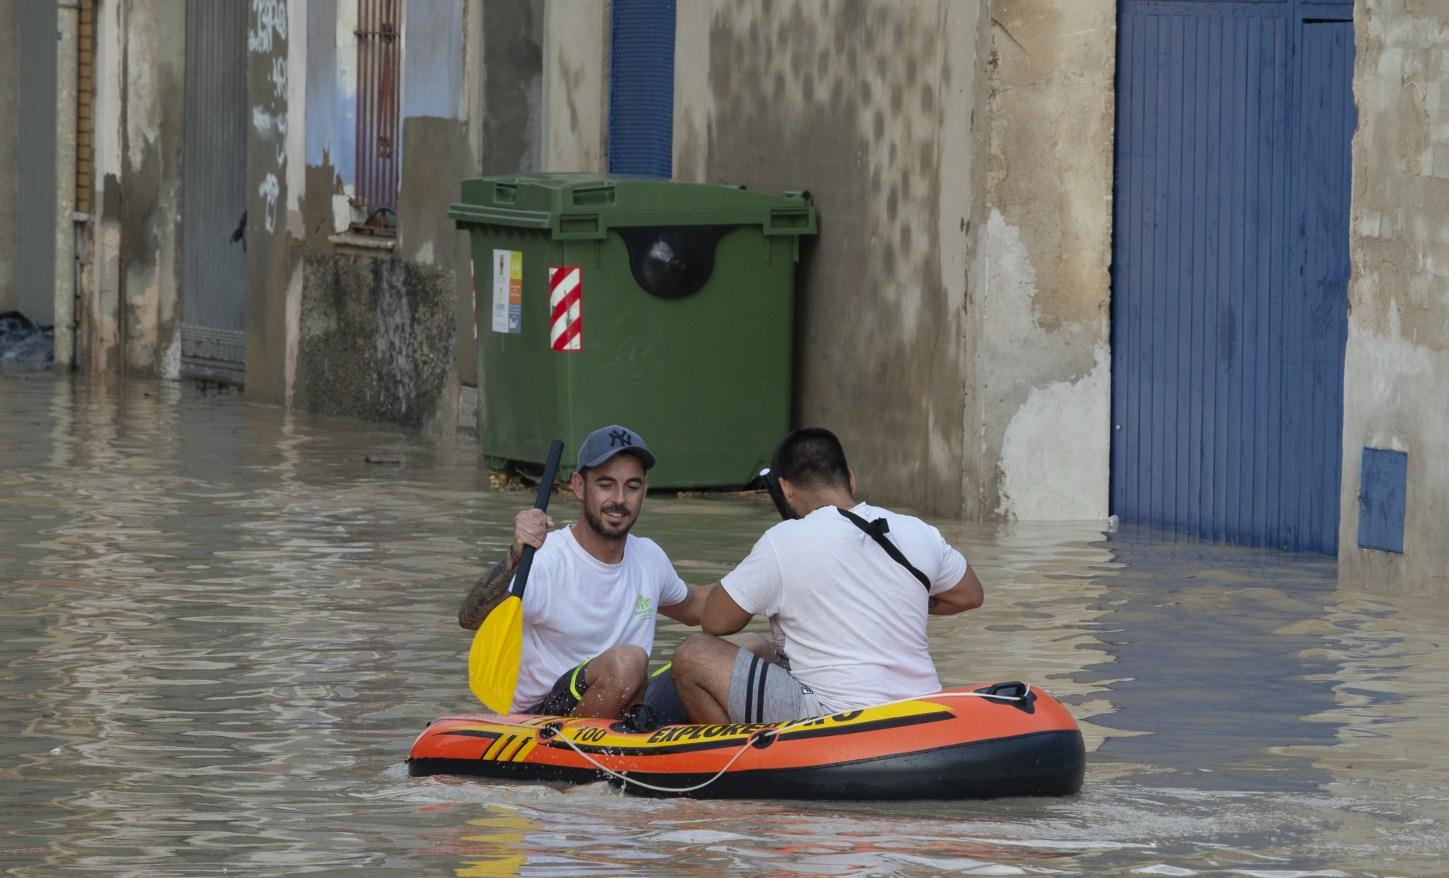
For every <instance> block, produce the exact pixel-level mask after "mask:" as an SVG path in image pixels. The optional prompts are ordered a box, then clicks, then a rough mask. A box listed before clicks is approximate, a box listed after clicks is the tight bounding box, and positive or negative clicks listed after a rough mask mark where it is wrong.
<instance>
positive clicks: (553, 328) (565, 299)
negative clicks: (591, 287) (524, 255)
mask: <svg viewBox="0 0 1449 878" xmlns="http://www.w3.org/2000/svg"><path fill="white" fill-rule="evenodd" d="M583 304H584V270H583V269H582V268H580V267H579V266H577V265H557V266H549V269H548V310H549V320H548V346H549V347H551V348H553V349H554V350H556V351H581V350H583V349H584V318H583Z"/></svg>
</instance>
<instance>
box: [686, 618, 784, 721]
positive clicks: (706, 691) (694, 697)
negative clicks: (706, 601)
mask: <svg viewBox="0 0 1449 878" xmlns="http://www.w3.org/2000/svg"><path fill="white" fill-rule="evenodd" d="M760 639H761V640H764V638H760ZM739 651H740V647H738V646H736V645H735V644H733V643H730V642H729V641H727V640H722V639H720V638H718V637H715V636H714V635H712V634H692V635H690V636H689V637H687V638H685V640H684V642H683V643H681V644H679V649H677V650H675V652H674V688H675V689H676V690H677V691H678V692H679V700H680V702H682V703H683V704H684V710H685V712H687V713H688V714H689V721H690V722H695V723H727V722H729V721H730V715H729V703H730V674H731V673H732V672H733V670H734V666H735V656H736V655H737V654H738V653H739ZM752 651H753V650H752ZM772 652H773V650H772Z"/></svg>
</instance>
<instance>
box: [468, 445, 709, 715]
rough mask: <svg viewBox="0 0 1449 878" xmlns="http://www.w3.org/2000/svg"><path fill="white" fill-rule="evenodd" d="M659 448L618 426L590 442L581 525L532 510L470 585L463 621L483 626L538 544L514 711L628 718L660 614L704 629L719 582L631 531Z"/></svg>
mask: <svg viewBox="0 0 1449 878" xmlns="http://www.w3.org/2000/svg"><path fill="white" fill-rule="evenodd" d="M652 466H654V455H653V454H652V453H650V451H649V449H648V447H647V446H646V445H645V444H644V440H643V438H642V437H640V436H639V434H638V433H635V432H634V431H632V430H629V429H627V428H625V427H621V426H618V425H614V426H609V427H603V428H600V429H598V430H595V431H594V432H592V433H590V434H589V435H588V437H587V438H586V439H584V441H583V443H582V444H581V445H580V446H579V458H578V467H577V469H575V470H574V473H573V475H572V476H571V477H570V480H569V482H570V486H571V487H572V488H573V492H574V495H575V496H576V497H578V499H579V503H580V505H581V506H582V509H581V512H582V515H581V516H580V518H579V520H578V521H577V522H575V523H574V524H572V525H569V526H567V527H563V528H559V529H558V530H552V528H553V527H554V522H553V519H552V518H550V517H549V516H548V514H547V513H545V512H543V511H541V510H538V509H531V508H530V509H525V510H523V511H522V512H520V513H518V515H517V516H515V517H514V519H513V543H512V544H511V545H510V546H509V548H508V554H507V556H506V557H505V558H504V559H503V560H501V561H499V562H498V564H497V565H496V566H495V567H494V568H493V569H492V570H491V571H490V572H489V573H488V574H487V575H485V576H484V577H483V578H482V579H480V580H478V582H477V583H475V584H474V585H473V587H472V588H471V589H469V591H468V594H467V596H466V597H464V598H463V604H462V606H461V607H459V609H458V624H459V625H462V626H463V627H464V628H470V629H476V628H477V627H478V626H479V625H481V624H482V623H483V619H484V618H486V617H487V615H488V614H489V613H490V612H491V611H492V610H493V608H494V607H496V606H497V605H498V604H499V602H501V601H502V600H503V598H504V597H506V596H507V594H508V586H509V584H510V583H511V582H512V580H513V573H514V570H515V569H516V568H517V567H518V561H519V557H520V556H521V555H522V553H523V547H524V546H534V547H535V548H536V549H537V550H538V551H537V554H535V555H534V557H533V568H532V571H531V572H530V574H529V583H528V588H527V589H526V590H525V591H524V592H523V655H522V657H521V659H520V667H519V672H518V687H517V690H516V691H515V694H514V696H513V708H512V709H513V712H515V713H540V714H550V715H554V716H563V715H570V714H571V715H573V716H607V717H612V716H619V715H620V713H622V712H623V711H624V709H625V708H626V707H628V706H630V705H632V704H635V703H636V702H638V701H639V700H640V699H641V698H642V697H643V694H644V691H645V687H646V686H647V684H648V677H647V669H648V663H649V653H650V652H651V651H652V649H653V646H654V621H655V614H656V613H663V614H664V615H666V616H668V617H669V618H671V619H675V620H677V621H679V622H682V623H684V624H685V625H698V624H699V613H700V610H701V609H702V608H703V606H704V601H705V597H706V596H707V594H708V589H709V588H710V587H704V588H698V587H696V588H691V587H689V586H686V585H685V584H684V581H683V580H682V579H680V578H679V574H678V573H676V572H675V571H674V566H673V565H672V564H670V562H669V558H668V556H666V555H665V554H664V550H662V549H660V548H659V546H658V545H656V544H655V543H654V541H653V540H648V539H643V538H641V537H636V536H634V535H633V534H631V533H629V530H630V528H632V527H633V526H634V522H635V521H637V520H638V518H639V510H640V508H641V507H642V505H643V503H644V495H645V492H646V491H647V490H648V487H649V479H648V476H647V475H646V472H647V470H648V469H649V468H650V467H652Z"/></svg>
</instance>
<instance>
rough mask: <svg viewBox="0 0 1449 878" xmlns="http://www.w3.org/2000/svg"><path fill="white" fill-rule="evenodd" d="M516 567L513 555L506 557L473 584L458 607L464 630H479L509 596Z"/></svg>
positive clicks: (460, 621) (459, 620)
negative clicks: (509, 586) (489, 615)
mask: <svg viewBox="0 0 1449 878" xmlns="http://www.w3.org/2000/svg"><path fill="white" fill-rule="evenodd" d="M516 566H517V565H516V564H514V563H513V558H512V556H511V555H504V556H503V560H501V561H499V562H498V563H497V564H494V565H493V569H492V570H489V571H488V572H487V573H485V574H484V575H483V576H482V577H481V578H480V579H479V580H478V581H477V582H475V583H473V587H472V588H470V589H468V594H467V595H465V596H464V597H463V603H462V605H461V606H459V607H458V624H459V625H461V626H463V627H464V628H477V627H478V626H479V625H482V624H483V620H484V619H485V618H486V617H487V616H488V614H489V613H491V612H492V611H493V608H494V607H496V606H498V604H499V603H500V602H502V600H503V598H504V597H506V596H507V595H508V583H509V580H510V579H511V578H512V576H513V569H514V567H516Z"/></svg>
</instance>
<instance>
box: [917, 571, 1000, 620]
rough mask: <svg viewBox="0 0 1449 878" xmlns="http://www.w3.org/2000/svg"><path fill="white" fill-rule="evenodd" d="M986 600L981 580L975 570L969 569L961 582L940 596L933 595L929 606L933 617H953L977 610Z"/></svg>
mask: <svg viewBox="0 0 1449 878" xmlns="http://www.w3.org/2000/svg"><path fill="white" fill-rule="evenodd" d="M985 599H986V595H985V592H984V591H983V590H982V588H981V580H979V579H977V578H976V570H975V568H973V567H967V568H966V573H965V574H964V575H963V576H962V577H961V581H960V582H958V583H956V584H955V585H953V586H951V587H950V588H948V589H946V590H945V591H943V592H941V593H940V594H936V595H931V600H930V603H929V604H928V605H927V606H929V607H930V610H929V612H930V614H931V615H932V616H952V615H955V614H956V613H961V612H965V611H966V610H974V609H976V608H977V607H979V606H981V603H982V601H984V600H985Z"/></svg>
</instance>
